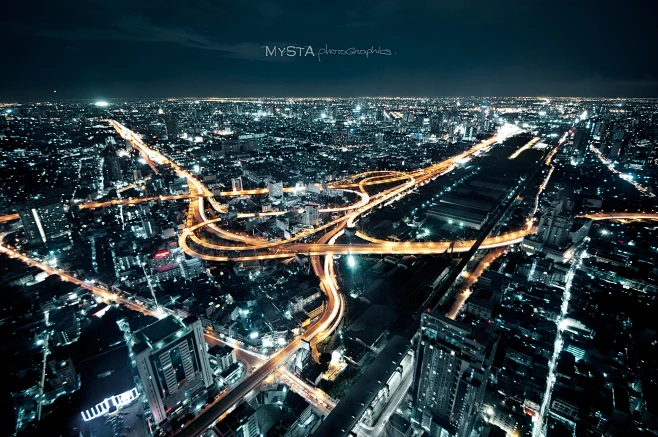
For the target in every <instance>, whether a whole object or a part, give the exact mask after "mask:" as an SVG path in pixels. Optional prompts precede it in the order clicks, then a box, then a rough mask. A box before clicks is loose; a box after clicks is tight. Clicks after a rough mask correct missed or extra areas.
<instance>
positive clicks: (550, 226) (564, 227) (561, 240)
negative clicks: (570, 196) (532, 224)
mask: <svg viewBox="0 0 658 437" xmlns="http://www.w3.org/2000/svg"><path fill="white" fill-rule="evenodd" d="M566 203H567V202H566V199H562V200H560V201H559V202H558V203H557V204H556V205H555V206H554V207H553V208H551V209H550V210H548V211H547V212H545V213H544V214H543V215H542V216H541V218H540V219H539V224H538V226H537V235H538V236H539V238H540V239H541V240H542V241H543V242H545V243H546V244H549V245H551V246H556V247H561V246H562V245H564V244H565V243H566V242H567V240H568V239H569V231H570V230H571V227H572V226H573V217H572V216H571V214H569V212H568V211H567V206H566Z"/></svg>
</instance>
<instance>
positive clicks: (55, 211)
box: [16, 200, 69, 244]
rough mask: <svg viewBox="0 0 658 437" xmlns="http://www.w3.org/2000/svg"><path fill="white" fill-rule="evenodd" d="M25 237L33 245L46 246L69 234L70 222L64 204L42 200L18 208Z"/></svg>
mask: <svg viewBox="0 0 658 437" xmlns="http://www.w3.org/2000/svg"><path fill="white" fill-rule="evenodd" d="M16 210H17V211H18V215H19V216H20V218H21V222H22V223H23V229H24V230H25V235H26V236H27V239H28V241H29V242H30V243H31V244H44V243H47V242H48V241H50V240H52V239H55V238H58V237H62V236H64V235H66V234H67V233H68V232H69V222H68V219H67V218H66V211H64V206H63V205H62V202H59V201H57V200H41V201H33V202H26V203H23V204H20V205H18V206H17V207H16Z"/></svg>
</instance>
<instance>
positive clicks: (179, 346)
mask: <svg viewBox="0 0 658 437" xmlns="http://www.w3.org/2000/svg"><path fill="white" fill-rule="evenodd" d="M134 337H135V341H136V343H135V346H134V347H133V353H134V354H135V362H136V366H137V371H138V372H139V378H140V380H141V383H142V385H143V387H144V392H145V393H146V398H147V399H148V403H149V407H150V408H151V413H152V414H153V419H154V420H155V423H157V424H161V423H163V422H165V421H166V420H167V413H168V412H169V411H172V410H176V408H177V407H178V406H179V405H181V404H182V403H183V402H184V401H185V400H186V399H187V400H189V399H190V398H192V396H194V395H196V394H197V393H199V392H200V391H201V390H204V389H206V388H208V387H210V386H211V385H212V384H213V377H212V373H211V371H210V362H209V360H208V352H207V350H206V343H205V341H204V339H203V327H202V326H201V321H200V320H199V319H198V318H196V317H194V316H190V317H188V318H187V319H185V320H184V321H180V320H179V319H177V318H176V317H174V316H169V317H165V318H164V319H162V320H158V321H157V322H155V323H153V324H151V325H149V326H147V327H146V328H144V329H142V330H140V331H137V332H136V333H135V335H134Z"/></svg>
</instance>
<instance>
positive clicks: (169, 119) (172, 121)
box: [164, 115, 178, 140]
mask: <svg viewBox="0 0 658 437" xmlns="http://www.w3.org/2000/svg"><path fill="white" fill-rule="evenodd" d="M164 120H165V129H166V131H167V138H168V139H169V140H173V139H175V138H176V137H178V120H177V119H176V117H175V116H173V115H167V116H165V119H164Z"/></svg>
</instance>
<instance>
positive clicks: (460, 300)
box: [446, 248, 506, 320]
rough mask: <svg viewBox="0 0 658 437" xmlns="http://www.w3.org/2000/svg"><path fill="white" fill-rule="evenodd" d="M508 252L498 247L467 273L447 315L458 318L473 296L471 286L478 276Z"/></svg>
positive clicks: (450, 317)
mask: <svg viewBox="0 0 658 437" xmlns="http://www.w3.org/2000/svg"><path fill="white" fill-rule="evenodd" d="M505 252H506V250H505V249H503V248H499V249H496V250H494V251H492V252H489V253H488V254H486V255H485V256H484V258H482V259H481V260H480V262H479V263H478V264H477V266H476V267H475V270H473V272H471V273H467V276H466V282H465V283H464V284H463V285H462V287H461V288H462V290H461V292H460V293H459V294H458V295H457V299H455V302H454V303H453V304H452V308H451V309H450V311H448V313H447V314H446V317H447V318H449V319H452V320H455V318H457V315H458V314H459V313H460V311H461V310H462V308H463V306H464V304H465V303H466V301H467V300H468V298H469V297H471V294H473V293H472V292H471V287H473V284H475V282H477V280H478V278H479V277H480V276H482V273H484V271H485V270H486V269H487V268H489V265H490V264H491V263H492V262H494V261H495V260H496V259H497V258H498V257H500V256H501V255H503V254H504V253H505Z"/></svg>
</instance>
